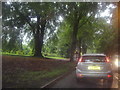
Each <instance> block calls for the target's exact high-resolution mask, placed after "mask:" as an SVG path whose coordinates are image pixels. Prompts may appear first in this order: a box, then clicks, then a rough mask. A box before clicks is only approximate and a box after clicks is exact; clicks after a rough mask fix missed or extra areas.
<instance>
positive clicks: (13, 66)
mask: <svg viewBox="0 0 120 90" xmlns="http://www.w3.org/2000/svg"><path fill="white" fill-rule="evenodd" d="M75 65H76V63H75V62H67V61H55V60H50V59H42V60H41V59H39V58H37V59H36V58H27V57H26V58H20V57H12V56H9V57H3V75H2V76H3V77H2V78H3V80H2V83H3V84H2V85H3V88H40V87H41V86H42V85H44V84H46V83H47V82H49V81H51V80H53V79H54V78H56V77H58V76H60V75H62V74H64V73H66V72H69V71H70V70H72V69H73V68H75Z"/></svg>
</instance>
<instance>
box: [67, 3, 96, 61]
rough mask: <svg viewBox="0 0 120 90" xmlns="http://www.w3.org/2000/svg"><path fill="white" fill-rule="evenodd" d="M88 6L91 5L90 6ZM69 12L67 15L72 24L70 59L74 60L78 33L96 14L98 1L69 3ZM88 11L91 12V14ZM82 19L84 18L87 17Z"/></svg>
mask: <svg viewBox="0 0 120 90" xmlns="http://www.w3.org/2000/svg"><path fill="white" fill-rule="evenodd" d="M87 6H90V7H89V8H88V7H87ZM68 8H69V10H70V11H69V12H70V13H69V14H68V16H67V20H68V22H69V23H70V25H71V26H72V41H71V54H70V61H73V55H74V52H75V49H76V43H77V33H78V30H79V28H81V27H82V26H83V25H84V24H85V23H86V22H87V21H88V19H89V18H90V17H91V16H94V15H95V12H96V9H97V3H92V2H91V3H79V2H74V3H70V4H68ZM88 13H89V14H90V15H89V16H87V15H88ZM85 17H87V18H86V19H84V21H82V20H83V19H82V18H85Z"/></svg>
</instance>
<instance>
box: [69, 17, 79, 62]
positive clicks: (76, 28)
mask: <svg viewBox="0 0 120 90" xmlns="http://www.w3.org/2000/svg"><path fill="white" fill-rule="evenodd" d="M74 21H75V22H74V26H73V32H72V42H71V53H70V61H73V60H74V52H75V49H76V42H77V32H78V25H79V19H78V18H75V20H74Z"/></svg>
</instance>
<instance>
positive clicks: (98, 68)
mask: <svg viewBox="0 0 120 90" xmlns="http://www.w3.org/2000/svg"><path fill="white" fill-rule="evenodd" d="M88 70H101V68H100V66H88Z"/></svg>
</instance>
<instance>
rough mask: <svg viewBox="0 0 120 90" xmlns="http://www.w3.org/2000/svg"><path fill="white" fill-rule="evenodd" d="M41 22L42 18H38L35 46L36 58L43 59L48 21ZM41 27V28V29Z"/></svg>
mask: <svg viewBox="0 0 120 90" xmlns="http://www.w3.org/2000/svg"><path fill="white" fill-rule="evenodd" d="M39 21H40V16H38V17H37V30H36V33H35V35H34V42H35V43H34V44H35V52H34V56H37V57H43V55H42V46H43V38H44V30H45V25H46V20H44V21H41V22H42V23H40V22H39ZM40 26H41V27H40Z"/></svg>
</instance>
